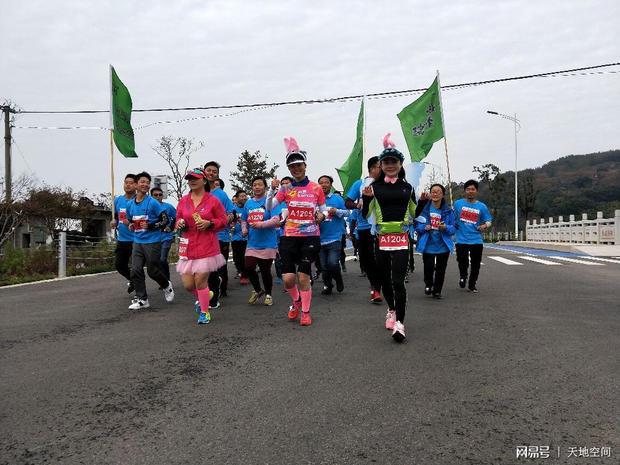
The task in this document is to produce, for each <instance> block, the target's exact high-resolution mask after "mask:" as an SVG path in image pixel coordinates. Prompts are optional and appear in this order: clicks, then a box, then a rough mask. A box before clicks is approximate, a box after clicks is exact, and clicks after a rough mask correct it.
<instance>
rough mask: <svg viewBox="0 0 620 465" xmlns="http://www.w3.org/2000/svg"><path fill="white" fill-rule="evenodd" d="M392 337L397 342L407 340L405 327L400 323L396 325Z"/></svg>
mask: <svg viewBox="0 0 620 465" xmlns="http://www.w3.org/2000/svg"><path fill="white" fill-rule="evenodd" d="M392 337H393V338H394V340H395V341H396V342H403V341H404V340H405V325H404V324H402V323H401V322H400V321H397V322H396V323H394V330H393V331H392Z"/></svg>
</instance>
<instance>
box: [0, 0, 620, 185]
mask: <svg viewBox="0 0 620 465" xmlns="http://www.w3.org/2000/svg"><path fill="white" fill-rule="evenodd" d="M2 17H3V37H2V39H1V40H0V70H2V72H1V73H0V99H10V100H11V101H13V102H15V103H16V104H18V105H19V106H20V107H21V108H22V109H23V110H82V109H83V110H88V109H108V108H109V103H110V97H109V70H108V66H109V64H110V63H111V64H113V65H114V67H115V68H116V70H117V73H118V74H119V76H120V78H121V79H122V80H123V81H124V83H125V84H126V85H127V87H128V88H129V90H130V92H131V95H132V98H133V102H134V108H157V107H180V106H206V105H220V104H221V105H226V104H241V103H254V102H272V101H281V100H288V99H314V98H326V97H336V96H343V95H357V94H364V93H372V92H384V91H392V90H402V89H411V88H419V87H426V86H428V85H430V83H431V82H432V80H433V79H434V76H435V72H436V70H440V72H441V78H442V84H444V85H448V84H455V83H460V82H469V81H479V80H486V79H493V78H502V77H510V76H517V75H524V74H532V73H538V72H546V71H555V70H563V69H569V68H577V67H583V66H590V65H597V64H603V63H611V62H619V61H620V32H619V31H620V28H619V27H618V25H619V24H620V2H618V1H617V0H600V1H597V0H589V1H583V0H579V1H573V0H545V1H525V0H521V1H509V0H504V1H501V2H497V1H482V0H470V1H466V0H460V1H444V2H441V3H439V2H431V1H429V0H425V1H383V2H376V1H369V0H367V1H320V0H314V1H312V2H303V1H288V2H284V1H278V2H266V1H256V2H251V1H205V0H200V1H192V0H185V1H175V2H170V1H165V2H164V1H147V2H144V1H142V2H137V1H128V0H125V1H107V2H96V1H78V0H75V1H64V0H55V1H53V2H50V1H48V0H40V1H33V0H28V1H25V0H19V1H15V0H3V1H2ZM612 69H613V70H615V71H620V67H616V68H612ZM415 98H416V96H404V97H398V98H389V99H377V100H369V101H368V102H367V144H368V145H367V147H368V153H369V154H378V153H379V152H380V150H381V148H382V146H381V140H382V136H383V135H384V134H385V133H386V132H388V131H391V132H393V134H394V136H393V138H394V140H395V142H396V144H397V147H399V148H400V149H401V150H403V151H406V146H405V143H404V138H403V136H402V133H401V131H400V126H399V123H398V119H397V118H396V116H395V115H396V113H398V112H399V111H400V110H401V109H402V108H403V107H404V106H405V105H407V104H408V103H410V102H411V101H413V100H414V99H415ZM443 99H444V118H445V123H446V132H447V136H448V145H449V151H450V163H451V171H452V179H453V180H455V181H463V180H466V179H468V178H469V177H471V176H472V166H474V165H481V164H485V163H495V164H497V165H499V167H500V168H501V169H502V171H506V170H512V169H514V138H513V127H512V123H510V122H509V121H506V120H503V119H500V118H497V117H493V116H490V115H488V114H486V110H489V109H491V110H495V111H498V112H502V113H510V114H514V113H516V114H517V116H518V118H519V119H520V120H521V123H522V126H523V128H522V130H521V132H520V133H519V169H523V168H528V167H536V166H540V165H542V164H544V163H545V162H547V161H550V160H553V159H556V158H559V157H561V156H565V155H569V154H583V153H590V152H596V151H604V150H609V149H617V148H619V147H620V141H619V134H620V131H619V128H620V121H619V120H620V117H619V114H620V112H619V110H620V74H613V73H612V74H600V75H599V74H597V75H587V76H575V77H548V78H536V79H529V80H524V81H517V82H512V83H504V84H492V85H486V86H480V87H474V88H465V89H460V90H450V91H446V92H444V94H443ZM358 111H359V102H345V103H334V104H323V105H302V106H289V107H277V108H271V109H266V110H261V111H253V112H246V113H242V114H239V115H236V116H231V117H227V118H215V119H203V120H198V121H193V122H189V123H177V124H167V125H155V126H151V127H149V128H147V129H143V130H136V151H137V152H138V154H139V158H137V159H125V158H123V157H122V156H121V155H120V154H119V153H118V152H117V153H116V157H115V165H116V173H117V183H116V184H117V185H116V190H117V192H118V190H120V187H121V182H122V181H121V178H122V176H123V175H124V173H126V172H137V171H141V170H147V171H149V172H151V174H165V172H166V166H165V164H164V163H163V161H161V160H160V159H158V158H157V157H156V155H155V154H154V152H153V151H152V149H151V146H153V145H154V144H155V142H156V140H157V139H158V138H160V137H161V136H162V135H173V136H185V137H191V138H195V139H196V140H202V141H204V142H205V147H204V149H202V151H200V152H198V153H197V154H196V155H194V157H193V161H194V162H195V163H194V164H196V165H198V164H202V163H204V162H205V161H207V160H211V159H217V160H219V161H221V162H222V164H223V169H222V172H221V175H222V177H223V179H224V180H225V181H227V182H228V173H229V172H230V171H231V170H233V169H234V167H235V164H236V160H237V157H238V154H239V153H240V152H241V151H243V150H245V149H248V150H251V151H255V150H260V151H261V152H263V153H266V154H268V155H269V157H270V159H271V160H273V161H275V162H277V163H279V164H280V165H284V163H283V159H284V153H285V150H284V145H283V142H282V139H283V137H286V136H294V137H296V138H297V140H298V142H299V145H300V146H301V148H302V149H305V150H307V152H308V160H309V175H310V176H311V177H313V178H316V177H318V176H319V175H321V174H331V175H333V176H334V177H336V174H335V169H334V168H335V167H337V166H340V165H341V164H342V162H343V161H344V159H345V158H346V157H347V155H348V154H349V152H350V151H351V148H352V146H353V142H354V138H355V124H356V118H357V113H358ZM221 113H227V111H222V110H219V111H209V112H207V111H200V112H176V113H150V114H145V113H134V114H133V116H132V122H133V126H134V128H136V127H138V126H141V125H144V124H147V123H150V122H155V121H161V120H167V119H173V120H176V119H181V118H185V117H192V116H205V115H209V114H221ZM16 125H18V126H30V125H38V126H59V125H79V126H107V125H108V116H107V115H106V114H100V115H71V116H66V115H18V117H17V121H16ZM13 136H14V140H15V142H16V145H15V146H14V149H13V177H14V178H15V177H17V176H18V175H19V174H20V173H24V172H26V173H29V172H34V173H35V174H36V176H37V177H38V179H39V180H40V181H44V182H46V183H48V184H53V185H66V186H71V187H73V188H76V189H87V190H88V191H89V192H92V193H99V192H105V191H108V192H109V191H110V174H109V171H110V168H109V164H110V161H109V139H108V135H107V133H106V132H105V131H100V130H72V131H59V130H56V131H43V130H28V129H14V132H13ZM427 161H428V162H430V163H434V164H436V165H441V166H442V167H444V168H443V169H444V171H445V156H444V150H443V144H442V143H437V144H435V147H434V148H433V150H432V151H431V153H430V154H429V156H428V157H427ZM2 172H4V166H2ZM278 173H279V175H280V176H282V175H285V174H287V172H286V168H285V167H284V166H283V167H281V168H280V170H279V172H278Z"/></svg>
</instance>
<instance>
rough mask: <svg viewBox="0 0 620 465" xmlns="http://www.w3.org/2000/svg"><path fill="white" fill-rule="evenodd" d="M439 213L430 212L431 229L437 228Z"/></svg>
mask: <svg viewBox="0 0 620 465" xmlns="http://www.w3.org/2000/svg"><path fill="white" fill-rule="evenodd" d="M440 223H441V213H431V229H439V224H440Z"/></svg>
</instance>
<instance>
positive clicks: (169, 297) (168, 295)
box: [164, 281, 174, 303]
mask: <svg viewBox="0 0 620 465" xmlns="http://www.w3.org/2000/svg"><path fill="white" fill-rule="evenodd" d="M164 298H165V299H166V302H168V303H170V302H172V301H173V300H174V289H172V283H171V282H170V281H168V287H167V288H165V289H164Z"/></svg>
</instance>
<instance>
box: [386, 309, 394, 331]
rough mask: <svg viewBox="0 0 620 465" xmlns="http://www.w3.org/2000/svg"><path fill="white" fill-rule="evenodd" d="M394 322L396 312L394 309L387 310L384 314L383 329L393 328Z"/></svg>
mask: <svg viewBox="0 0 620 465" xmlns="http://www.w3.org/2000/svg"><path fill="white" fill-rule="evenodd" d="M394 323H396V312H395V311H394V310H388V311H387V313H386V314H385V329H389V330H393V329H394Z"/></svg>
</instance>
